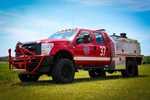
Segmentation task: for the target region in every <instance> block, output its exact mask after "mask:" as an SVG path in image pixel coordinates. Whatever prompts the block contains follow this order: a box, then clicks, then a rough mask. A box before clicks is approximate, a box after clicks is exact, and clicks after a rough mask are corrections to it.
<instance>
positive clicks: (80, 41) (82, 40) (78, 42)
mask: <svg viewBox="0 0 150 100" xmlns="http://www.w3.org/2000/svg"><path fill="white" fill-rule="evenodd" d="M76 43H77V44H80V43H84V39H83V38H77V39H76Z"/></svg>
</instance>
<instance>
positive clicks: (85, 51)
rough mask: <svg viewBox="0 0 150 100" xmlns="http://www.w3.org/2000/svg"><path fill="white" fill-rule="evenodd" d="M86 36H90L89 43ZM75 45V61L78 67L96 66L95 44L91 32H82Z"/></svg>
mask: <svg viewBox="0 0 150 100" xmlns="http://www.w3.org/2000/svg"><path fill="white" fill-rule="evenodd" d="M85 36H89V39H88V40H89V41H87V40H85V38H84V37H85ZM75 40H76V44H75V51H74V52H75V57H74V60H75V62H76V64H77V65H83V66H91V65H94V64H95V62H97V61H96V58H95V54H96V51H95V49H94V42H93V40H92V36H91V33H90V31H88V30H81V31H80V32H79V34H78V35H77V37H76V39H75Z"/></svg>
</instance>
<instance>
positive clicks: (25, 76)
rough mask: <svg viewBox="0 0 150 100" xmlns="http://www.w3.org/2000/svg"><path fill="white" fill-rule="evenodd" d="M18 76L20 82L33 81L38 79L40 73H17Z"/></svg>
mask: <svg viewBox="0 0 150 100" xmlns="http://www.w3.org/2000/svg"><path fill="white" fill-rule="evenodd" d="M18 77H19V79H20V80H21V81H22V82H35V81H38V79H39V77H40V75H38V74H18Z"/></svg>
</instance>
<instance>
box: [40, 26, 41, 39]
mask: <svg viewBox="0 0 150 100" xmlns="http://www.w3.org/2000/svg"><path fill="white" fill-rule="evenodd" d="M40 39H41V24H40Z"/></svg>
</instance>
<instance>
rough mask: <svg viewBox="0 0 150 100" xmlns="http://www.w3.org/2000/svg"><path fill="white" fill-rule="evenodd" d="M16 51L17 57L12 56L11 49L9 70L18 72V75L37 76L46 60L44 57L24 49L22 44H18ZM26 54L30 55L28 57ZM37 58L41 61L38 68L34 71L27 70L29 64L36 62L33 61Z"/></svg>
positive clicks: (9, 51)
mask: <svg viewBox="0 0 150 100" xmlns="http://www.w3.org/2000/svg"><path fill="white" fill-rule="evenodd" d="M15 51H16V56H15V57H13V56H11V49H9V50H8V53H9V58H8V60H9V70H11V71H12V72H16V73H28V74H36V71H37V69H38V68H39V67H40V65H41V63H42V61H43V59H44V56H42V55H37V54H35V53H33V52H31V51H29V50H27V49H25V48H23V47H22V43H21V42H18V43H17V45H16V50H15ZM19 53H21V55H19ZM25 53H28V54H29V55H26V54H25ZM36 58H38V59H39V62H38V64H37V66H36V67H35V68H34V69H33V70H32V71H29V70H28V69H27V64H33V63H34V62H32V59H36ZM16 65H17V67H18V68H17V69H16V68H15V66H16Z"/></svg>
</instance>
